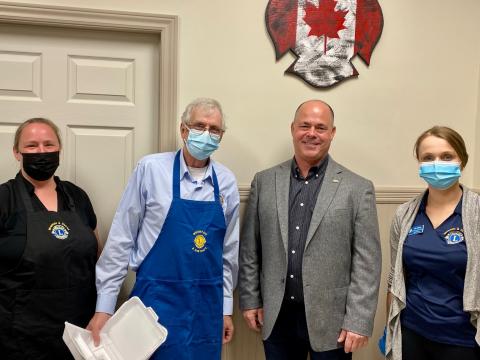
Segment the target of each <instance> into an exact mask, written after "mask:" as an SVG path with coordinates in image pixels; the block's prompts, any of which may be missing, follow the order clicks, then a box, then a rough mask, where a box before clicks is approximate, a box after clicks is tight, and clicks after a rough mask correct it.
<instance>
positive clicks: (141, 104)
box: [0, 24, 160, 241]
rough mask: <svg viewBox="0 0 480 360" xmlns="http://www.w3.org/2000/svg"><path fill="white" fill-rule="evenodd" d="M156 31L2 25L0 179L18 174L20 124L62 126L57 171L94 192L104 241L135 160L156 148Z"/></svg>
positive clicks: (157, 63) (93, 200) (4, 179)
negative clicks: (36, 121)
mask: <svg viewBox="0 0 480 360" xmlns="http://www.w3.org/2000/svg"><path fill="white" fill-rule="evenodd" d="M159 43H160V39H159V36H158V35H153V34H135V33H127V32H111V31H94V30H79V29H67V28H55V27H47V26H45V27H44V26H41V27H40V26H23V25H8V24H3V25H0V113H1V117H0V151H2V154H3V155H2V156H0V167H1V168H2V172H1V173H0V182H4V181H6V180H8V179H10V178H12V177H14V176H15V173H16V172H17V171H18V164H17V163H16V161H15V159H14V158H13V155H12V145H13V133H14V132H15V129H16V126H17V125H18V124H19V123H21V122H23V121H24V120H26V119H28V118H31V117H46V118H49V119H51V120H52V121H54V122H55V123H56V124H57V125H58V126H59V128H60V130H61V135H62V140H63V149H62V156H61V165H60V168H59V169H58V171H57V175H59V176H60V177H61V178H62V179H66V180H70V181H72V182H74V183H76V184H77V185H79V186H80V187H82V188H83V189H84V190H85V191H87V193H88V194H89V196H90V198H91V200H92V203H93V205H94V208H95V211H96V213H97V216H98V223H99V230H100V235H101V238H102V240H103V241H105V239H106V237H107V235H108V229H109V227H110V224H111V220H112V217H113V214H114V212H115V209H116V206H117V203H118V200H119V199H120V196H121V194H122V192H123V189H124V187H125V185H126V183H127V181H128V177H129V175H130V173H131V171H132V169H133V166H134V164H135V162H136V161H137V160H138V159H139V158H140V157H142V156H144V155H146V154H148V153H151V152H154V151H155V149H157V148H158V144H157V134H158V101H159V93H158V83H159V79H158V67H159V51H160V50H159V49H160V48H159Z"/></svg>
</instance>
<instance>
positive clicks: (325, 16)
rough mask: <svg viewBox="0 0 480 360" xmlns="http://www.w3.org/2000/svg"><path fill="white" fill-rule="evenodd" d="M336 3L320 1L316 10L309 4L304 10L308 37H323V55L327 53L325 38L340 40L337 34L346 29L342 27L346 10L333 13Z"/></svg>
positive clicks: (328, 0) (325, 0)
mask: <svg viewBox="0 0 480 360" xmlns="http://www.w3.org/2000/svg"><path fill="white" fill-rule="evenodd" d="M336 5H337V2H336V1H335V0H320V3H319V6H318V8H317V7H316V6H315V5H313V4H310V3H307V7H306V9H305V16H304V17H303V19H304V20H305V22H306V23H307V25H308V26H310V32H309V33H308V36H310V35H314V36H318V37H320V36H322V35H324V46H323V53H324V54H326V53H327V38H340V37H339V36H338V32H339V31H340V30H342V29H346V27H345V26H344V25H343V23H344V22H345V16H346V15H347V13H348V10H346V11H343V10H339V11H335V6H336Z"/></svg>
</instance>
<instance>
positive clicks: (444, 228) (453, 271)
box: [401, 192, 475, 347]
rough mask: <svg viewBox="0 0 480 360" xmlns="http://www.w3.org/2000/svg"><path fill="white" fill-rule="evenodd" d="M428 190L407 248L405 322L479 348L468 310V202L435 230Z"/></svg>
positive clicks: (432, 334) (439, 339) (412, 327)
mask: <svg viewBox="0 0 480 360" xmlns="http://www.w3.org/2000/svg"><path fill="white" fill-rule="evenodd" d="M427 197H428V192H427V193H426V194H425V196H424V198H423V200H422V202H421V204H420V208H419V210H418V214H417V216H416V218H415V221H414V222H413V225H412V228H411V229H410V232H409V234H408V236H407V238H406V240H405V243H404V246H403V262H404V268H405V277H406V290H407V306H406V308H405V309H404V310H403V311H402V317H401V323H402V326H405V327H406V328H408V329H410V330H413V331H415V332H416V333H418V334H419V335H421V336H423V337H425V338H427V339H429V340H432V341H437V342H440V343H445V344H451V345H457V346H467V347H475V328H474V327H473V325H472V324H471V323H470V315H469V314H468V313H466V312H464V311H463V287H464V280H465V271H466V266H467V249H466V244H465V238H464V235H463V223H462V200H461V199H460V201H459V203H458V205H457V207H456V208H455V210H454V212H453V214H452V215H450V216H449V217H448V218H447V219H446V220H445V221H444V222H443V223H442V224H441V225H440V226H438V227H437V228H436V229H434V228H433V226H432V223H431V222H430V219H429V218H428V216H427V214H426V211H425V207H426V200H427Z"/></svg>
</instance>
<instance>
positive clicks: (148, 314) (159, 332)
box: [102, 296, 168, 360]
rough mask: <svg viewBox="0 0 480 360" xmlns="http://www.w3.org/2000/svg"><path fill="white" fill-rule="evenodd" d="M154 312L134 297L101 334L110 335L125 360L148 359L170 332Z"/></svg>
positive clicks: (106, 325)
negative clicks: (159, 321)
mask: <svg viewBox="0 0 480 360" xmlns="http://www.w3.org/2000/svg"><path fill="white" fill-rule="evenodd" d="M157 320H158V316H157V314H155V312H154V311H153V309H152V308H146V307H145V305H144V304H143V303H142V301H141V300H140V299H139V298H138V297H136V296H134V297H132V298H131V299H130V300H128V301H127V302H125V303H123V305H122V306H121V307H120V308H119V309H118V310H117V312H115V315H114V316H112V317H111V318H110V319H109V320H108V322H107V323H106V324H105V326H104V328H103V329H102V332H105V333H107V334H108V337H109V338H110V340H111V342H112V343H113V344H115V350H116V351H117V353H119V354H121V355H122V357H123V358H124V359H128V360H143V359H147V358H148V357H149V356H150V355H152V354H153V352H154V351H155V350H156V349H157V348H158V347H159V346H160V345H161V344H162V343H163V342H164V341H165V340H166V337H167V334H168V332H167V329H165V327H163V326H162V325H160V324H159V323H158V321H157Z"/></svg>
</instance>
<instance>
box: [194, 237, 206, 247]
mask: <svg viewBox="0 0 480 360" xmlns="http://www.w3.org/2000/svg"><path fill="white" fill-rule="evenodd" d="M206 242H207V239H205V236H203V235H201V234H200V235H197V236H195V239H194V240H193V243H194V244H195V246H196V247H197V249H203V247H204V246H205V243H206Z"/></svg>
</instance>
